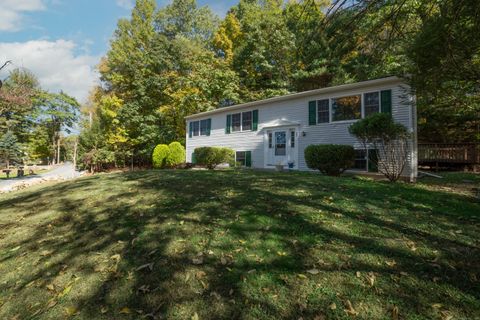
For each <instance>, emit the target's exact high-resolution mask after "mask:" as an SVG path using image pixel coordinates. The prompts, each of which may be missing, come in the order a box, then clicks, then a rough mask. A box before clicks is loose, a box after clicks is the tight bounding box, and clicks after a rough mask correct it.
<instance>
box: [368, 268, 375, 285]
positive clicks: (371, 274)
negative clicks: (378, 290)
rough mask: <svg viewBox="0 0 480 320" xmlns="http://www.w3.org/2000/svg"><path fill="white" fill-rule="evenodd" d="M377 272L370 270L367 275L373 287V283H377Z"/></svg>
mask: <svg viewBox="0 0 480 320" xmlns="http://www.w3.org/2000/svg"><path fill="white" fill-rule="evenodd" d="M375 279H376V277H375V274H374V273H373V272H369V273H368V275H367V280H368V284H369V285H370V286H371V287H373V285H374V284H375Z"/></svg>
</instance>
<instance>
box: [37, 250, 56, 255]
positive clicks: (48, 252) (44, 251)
mask: <svg viewBox="0 0 480 320" xmlns="http://www.w3.org/2000/svg"><path fill="white" fill-rule="evenodd" d="M52 253H53V251H48V250H43V251H42V252H40V256H41V257H47V256H49V255H51V254H52Z"/></svg>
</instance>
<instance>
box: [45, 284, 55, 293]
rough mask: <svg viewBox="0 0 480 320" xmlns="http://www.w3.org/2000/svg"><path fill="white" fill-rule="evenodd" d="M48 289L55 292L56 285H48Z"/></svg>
mask: <svg viewBox="0 0 480 320" xmlns="http://www.w3.org/2000/svg"><path fill="white" fill-rule="evenodd" d="M47 289H48V291H53V292H55V286H54V285H53V284H49V285H47Z"/></svg>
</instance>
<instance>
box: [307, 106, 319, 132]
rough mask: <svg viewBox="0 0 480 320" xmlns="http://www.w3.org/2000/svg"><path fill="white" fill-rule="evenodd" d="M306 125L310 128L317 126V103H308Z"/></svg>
mask: <svg viewBox="0 0 480 320" xmlns="http://www.w3.org/2000/svg"><path fill="white" fill-rule="evenodd" d="M308 124H309V125H311V126H314V125H316V124H317V101H310V102H309V103H308Z"/></svg>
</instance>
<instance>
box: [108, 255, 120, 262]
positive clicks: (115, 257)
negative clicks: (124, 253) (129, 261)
mask: <svg viewBox="0 0 480 320" xmlns="http://www.w3.org/2000/svg"><path fill="white" fill-rule="evenodd" d="M121 258H122V257H121V256H120V255H119V254H114V255H113V256H111V257H110V259H112V260H116V261H117V262H118V261H120V259H121Z"/></svg>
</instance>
